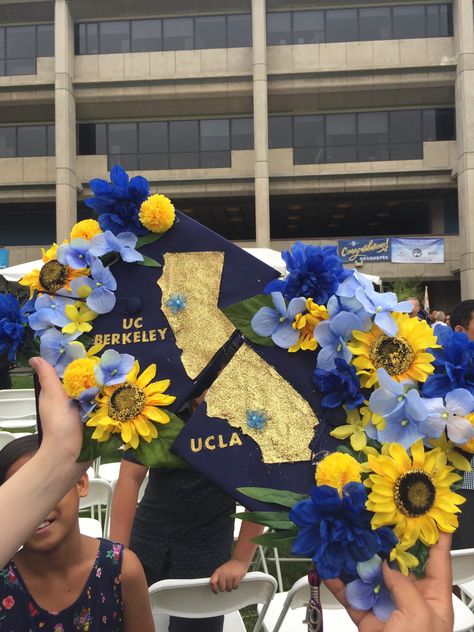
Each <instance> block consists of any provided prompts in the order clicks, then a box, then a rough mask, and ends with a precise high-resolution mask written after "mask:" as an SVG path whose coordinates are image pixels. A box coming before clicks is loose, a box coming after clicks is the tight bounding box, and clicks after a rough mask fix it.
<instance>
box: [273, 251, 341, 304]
mask: <svg viewBox="0 0 474 632" xmlns="http://www.w3.org/2000/svg"><path fill="white" fill-rule="evenodd" d="M281 257H282V259H283V260H284V262H285V263H286V269H287V270H288V275H287V277H286V278H285V279H284V280H282V279H276V280H275V281H271V282H270V283H269V284H268V285H267V286H266V287H265V293H266V294H270V293H271V292H281V293H282V294H283V296H284V297H285V298H286V299H287V300H290V299H292V298H295V297H297V296H304V297H305V298H312V299H313V300H314V301H315V302H316V303H318V304H319V305H326V304H327V302H328V300H329V297H330V296H332V295H333V294H334V293H335V291H336V290H337V288H338V286H339V284H340V283H341V282H342V281H344V279H346V278H347V277H349V276H350V275H352V274H353V271H352V270H346V269H344V267H343V265H342V263H341V260H340V258H339V257H338V255H337V248H336V247H335V246H309V245H307V244H303V243H302V242H300V241H297V242H296V244H295V245H294V246H293V247H292V248H291V250H289V251H288V250H285V251H284V252H282V254H281Z"/></svg>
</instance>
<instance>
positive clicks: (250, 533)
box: [210, 520, 264, 593]
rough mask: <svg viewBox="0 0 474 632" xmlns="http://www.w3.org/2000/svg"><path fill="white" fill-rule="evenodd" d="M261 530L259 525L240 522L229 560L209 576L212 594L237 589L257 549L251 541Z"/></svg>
mask: <svg viewBox="0 0 474 632" xmlns="http://www.w3.org/2000/svg"><path fill="white" fill-rule="evenodd" d="M263 529H264V527H262V526H261V525H259V524H255V523H253V522H247V521H245V520H242V524H241V526H240V531H239V537H238V540H237V542H236V544H235V547H234V552H233V554H232V557H231V559H230V560H229V561H228V562H226V563H225V564H222V566H219V568H217V569H216V570H215V571H214V573H213V574H212V576H211V579H210V583H211V588H212V590H213V592H215V593H217V592H219V591H220V592H224V590H226V591H227V592H231V590H235V589H236V588H238V587H239V584H240V580H241V579H242V577H243V576H244V575H245V573H246V572H247V570H248V568H249V566H250V563H251V561H252V560H253V556H254V554H255V550H256V548H257V545H256V544H254V543H253V542H252V540H253V538H255V537H257V535H260V534H261V533H263Z"/></svg>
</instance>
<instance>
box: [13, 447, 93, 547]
mask: <svg viewBox="0 0 474 632" xmlns="http://www.w3.org/2000/svg"><path fill="white" fill-rule="evenodd" d="M32 456H33V455H32V454H26V455H24V456H22V457H20V458H19V459H18V460H17V461H15V463H13V465H11V466H10V468H9V469H8V471H7V474H6V477H5V478H6V479H8V478H10V476H13V474H15V472H17V471H18V470H19V469H20V468H21V467H23V465H25V463H26V462H27V461H29V460H30V459H31V457H32ZM88 487H89V479H88V477H87V474H84V476H82V477H81V478H80V479H79V480H78V482H77V483H76V484H75V485H74V487H73V488H72V489H71V490H70V491H69V492H68V493H67V494H66V495H65V496H63V497H62V498H61V500H60V501H59V502H58V503H57V505H56V507H54V509H52V510H51V511H50V512H49V513H48V515H47V516H46V517H45V519H44V520H43V522H42V523H41V524H40V525H38V528H37V529H36V531H35V532H34V533H33V534H32V535H31V536H30V537H29V538H28V540H27V541H26V542H25V544H24V546H23V548H24V549H25V550H28V549H30V550H31V551H35V552H37V553H46V552H48V551H52V550H53V549H55V548H56V547H57V546H58V545H60V544H61V543H62V542H63V541H64V540H65V539H66V537H67V536H68V535H69V534H70V533H71V531H72V530H73V529H75V528H78V526H77V523H78V511H79V498H81V497H82V496H87V491H88Z"/></svg>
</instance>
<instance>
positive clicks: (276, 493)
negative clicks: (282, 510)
mask: <svg viewBox="0 0 474 632" xmlns="http://www.w3.org/2000/svg"><path fill="white" fill-rule="evenodd" d="M237 491H238V492H240V493H241V494H245V495H246V496H248V497H249V498H253V499H254V500H260V501H262V502H264V503H272V504H274V505H281V506H282V507H289V508H290V509H291V507H293V506H294V505H296V503H297V502H299V501H300V500H305V499H306V498H308V495H307V494H297V493H296V492H289V491H285V490H281V489H271V488H270V487H239V488H238V489H237Z"/></svg>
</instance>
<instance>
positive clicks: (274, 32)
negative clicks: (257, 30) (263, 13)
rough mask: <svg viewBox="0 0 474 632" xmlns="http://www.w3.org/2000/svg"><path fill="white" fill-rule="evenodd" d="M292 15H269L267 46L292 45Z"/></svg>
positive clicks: (288, 13)
mask: <svg viewBox="0 0 474 632" xmlns="http://www.w3.org/2000/svg"><path fill="white" fill-rule="evenodd" d="M291 41H292V35H291V13H290V12H287V13H283V12H282V13H267V44H268V46H279V45H282V44H291Z"/></svg>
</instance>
